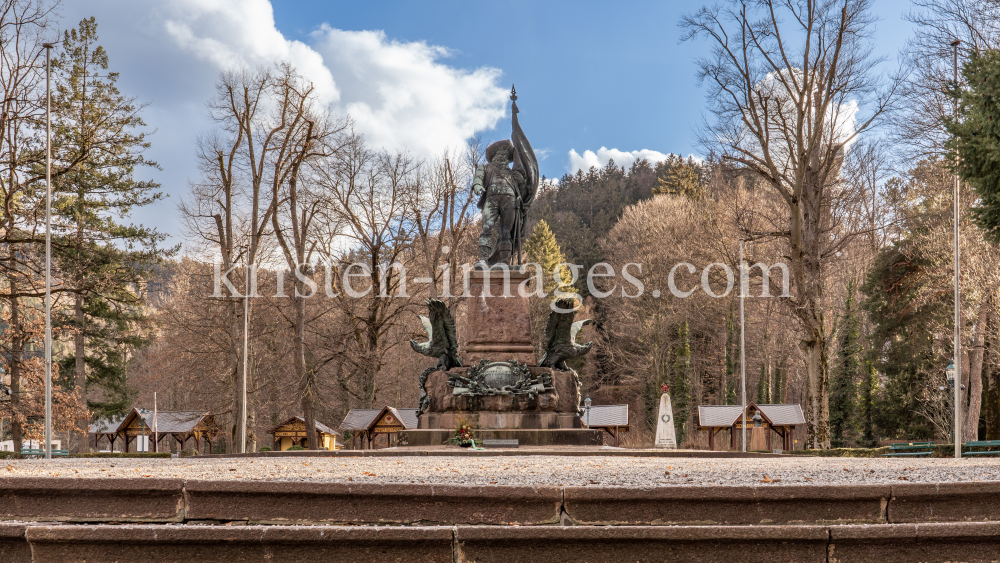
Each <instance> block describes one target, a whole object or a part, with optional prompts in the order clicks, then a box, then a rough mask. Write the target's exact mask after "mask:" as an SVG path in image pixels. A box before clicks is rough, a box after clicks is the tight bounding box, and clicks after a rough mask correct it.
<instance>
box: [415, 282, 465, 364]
mask: <svg viewBox="0 0 1000 563" xmlns="http://www.w3.org/2000/svg"><path fill="white" fill-rule="evenodd" d="M424 302H425V303H426V304H427V312H428V315H430V318H427V317H425V316H423V315H417V317H419V318H420V323H421V324H422V325H423V326H424V331H426V332H427V342H417V341H416V340H410V347H411V348H413V350H414V351H415V352H417V353H418V354H423V355H425V356H429V357H431V358H437V359H438V365H437V367H436V368H435V369H440V370H442V371H448V370H450V369H451V368H457V367H462V360H461V359H459V357H458V339H457V338H455V318H454V317H452V316H451V311H450V310H448V306H447V305H445V303H444V302H443V301H440V300H438V299H426V300H425V301H424Z"/></svg>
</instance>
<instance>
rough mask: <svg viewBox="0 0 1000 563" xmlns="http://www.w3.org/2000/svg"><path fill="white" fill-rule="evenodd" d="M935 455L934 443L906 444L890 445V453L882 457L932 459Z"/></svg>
mask: <svg viewBox="0 0 1000 563" xmlns="http://www.w3.org/2000/svg"><path fill="white" fill-rule="evenodd" d="M933 453H934V442H906V443H903V444H892V445H890V446H889V453H885V454H882V457H902V456H907V457H931V454H933Z"/></svg>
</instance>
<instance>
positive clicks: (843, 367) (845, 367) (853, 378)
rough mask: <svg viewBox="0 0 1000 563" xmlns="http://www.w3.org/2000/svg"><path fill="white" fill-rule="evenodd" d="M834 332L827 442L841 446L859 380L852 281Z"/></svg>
mask: <svg viewBox="0 0 1000 563" xmlns="http://www.w3.org/2000/svg"><path fill="white" fill-rule="evenodd" d="M837 333H838V334H837V336H838V338H837V360H836V362H837V363H836V364H835V365H834V366H833V377H832V378H831V381H830V445H831V446H833V447H834V448H843V447H845V446H846V445H847V437H849V436H850V435H851V434H853V433H854V425H855V412H856V406H857V405H856V399H857V390H858V383H859V381H860V380H861V379H862V373H861V362H860V359H859V356H860V354H861V349H860V334H859V328H858V319H857V314H856V311H855V306H854V282H849V283H848V284H847V297H846V299H845V300H844V313H843V316H842V317H841V319H840V326H839V328H838V330H837Z"/></svg>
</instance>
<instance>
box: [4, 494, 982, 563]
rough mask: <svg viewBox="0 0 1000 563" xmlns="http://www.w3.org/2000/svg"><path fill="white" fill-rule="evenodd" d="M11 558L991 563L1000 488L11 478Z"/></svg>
mask: <svg viewBox="0 0 1000 563" xmlns="http://www.w3.org/2000/svg"><path fill="white" fill-rule="evenodd" d="M0 491H2V493H0V519H3V520H5V521H6V522H4V523H2V524H0V561H11V562H15V561H88V562H91V563H93V562H98V561H126V560H131V561H154V562H158V561H184V562H185V563H189V562H194V561H261V560H271V561H319V560H323V561H330V560H335V561H374V560H379V561H382V560H385V561H438V560H440V561H504V562H505V563H510V562H514V561H538V560H543V561H545V560H551V561H576V560H581V561H619V560H621V561H664V560H671V561H746V560H754V559H760V560H768V561H829V562H833V561H872V560H875V559H878V560H880V561H882V562H886V561H917V560H919V561H993V560H996V559H997V555H996V554H997V553H1000V502H998V500H1000V498H998V497H1000V483H950V484H949V483H945V484H917V483H906V484H899V485H850V486H846V485H845V486H820V485H817V486H813V485H807V486H798V485H788V486H776V485H766V486H765V485H761V486H754V487H727V486H718V487H700V486H699V487H696V486H664V487H658V488H653V489H645V490H637V489H628V488H624V487H621V488H619V487H593V486H540V487H524V486H468V485H426V484H423V485H421V484H412V485H411V484H386V485H380V484H357V485H355V484H343V483H315V482H276V481H257V482H239V481H185V480H180V479H142V480H135V479H61V478H54V479H40V478H8V479H0Z"/></svg>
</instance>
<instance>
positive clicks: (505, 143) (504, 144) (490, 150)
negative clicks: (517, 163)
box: [486, 139, 514, 162]
mask: <svg viewBox="0 0 1000 563" xmlns="http://www.w3.org/2000/svg"><path fill="white" fill-rule="evenodd" d="M500 149H507V155H508V156H509V157H513V156H514V143H511V142H510V140H509V139H504V140H502V141H497V142H495V143H493V144H491V145H490V146H488V147H486V161H487V162H492V161H493V157H494V156H496V154H497V151H499V150H500Z"/></svg>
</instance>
